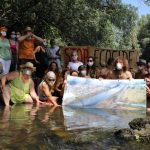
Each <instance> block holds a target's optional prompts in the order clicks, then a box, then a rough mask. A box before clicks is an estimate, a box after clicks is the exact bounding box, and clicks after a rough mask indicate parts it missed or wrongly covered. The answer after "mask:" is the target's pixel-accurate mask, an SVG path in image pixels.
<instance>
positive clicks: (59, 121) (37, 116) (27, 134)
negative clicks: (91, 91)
mask: <svg viewBox="0 0 150 150" xmlns="http://www.w3.org/2000/svg"><path fill="white" fill-rule="evenodd" d="M136 117H145V113H143V112H133V111H115V110H114V111H110V110H103V109H72V108H67V107H62V108H61V107H57V108H56V107H50V106H40V107H36V106H34V105H32V104H21V105H13V106H12V107H11V108H6V107H0V149H21V150H22V149H33V150H34V149H35V150H38V149H42V150H45V149H55V150H57V149H59V150H60V149H61V150H63V149H65V150H73V149H77V150H80V149H84V150H91V149H92V150H93V149H96V150H106V149H108V150H109V149H110V150H125V149H126V150H128V149H130V150H138V149H139V150H142V149H143V150H149V146H150V144H149V145H148V144H142V143H138V142H131V141H121V140H118V139H115V137H114V136H113V133H114V131H115V130H116V129H118V128H119V129H120V128H124V127H128V122H129V121H131V120H132V119H133V118H136Z"/></svg>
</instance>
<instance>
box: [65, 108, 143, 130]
mask: <svg viewBox="0 0 150 150" xmlns="http://www.w3.org/2000/svg"><path fill="white" fill-rule="evenodd" d="M63 113H64V118H65V126H66V127H67V129H68V130H73V129H80V128H91V127H98V128H107V129H108V128H128V127H129V126H128V123H129V122H130V121H131V120H133V119H134V118H139V117H145V116H146V113H145V111H131V110H110V109H99V108H82V109H74V108H70V107H64V108H63Z"/></svg>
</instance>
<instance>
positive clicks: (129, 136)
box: [114, 118, 150, 143]
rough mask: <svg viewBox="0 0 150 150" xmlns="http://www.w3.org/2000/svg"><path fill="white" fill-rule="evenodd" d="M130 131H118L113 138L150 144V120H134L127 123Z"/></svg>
mask: <svg viewBox="0 0 150 150" xmlns="http://www.w3.org/2000/svg"><path fill="white" fill-rule="evenodd" d="M129 126H130V129H120V130H118V131H116V132H115V133H114V135H115V137H117V138H119V139H120V138H121V139H124V140H137V141H141V142H148V143H150V118H136V119H134V120H132V121H131V122H129Z"/></svg>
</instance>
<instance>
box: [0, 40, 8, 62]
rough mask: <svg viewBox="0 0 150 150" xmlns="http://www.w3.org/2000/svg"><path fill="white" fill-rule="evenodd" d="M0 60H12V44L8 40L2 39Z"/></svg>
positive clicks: (0, 41)
mask: <svg viewBox="0 0 150 150" xmlns="http://www.w3.org/2000/svg"><path fill="white" fill-rule="evenodd" d="M0 58H1V59H4V60H11V52H10V43H9V41H8V39H4V40H2V39H0Z"/></svg>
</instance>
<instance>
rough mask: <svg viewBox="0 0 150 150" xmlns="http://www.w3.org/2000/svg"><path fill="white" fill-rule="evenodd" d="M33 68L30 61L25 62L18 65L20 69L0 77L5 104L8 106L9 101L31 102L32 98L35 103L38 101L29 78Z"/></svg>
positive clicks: (14, 102)
mask: <svg viewBox="0 0 150 150" xmlns="http://www.w3.org/2000/svg"><path fill="white" fill-rule="evenodd" d="M35 69H36V68H35V67H34V66H33V64H32V63H31V62H26V64H24V65H20V71H14V72H10V73H8V74H6V75H4V76H2V77H1V87H2V96H3V100H4V104H5V106H9V105H10V102H12V103H13V104H16V103H33V100H35V101H36V104H39V103H40V101H39V98H38V96H37V94H36V92H35V88H34V82H33V80H32V78H31V75H32V73H33V72H34V71H35ZM7 81H9V82H8V84H6V82H7ZM41 103H42V102H41Z"/></svg>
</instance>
